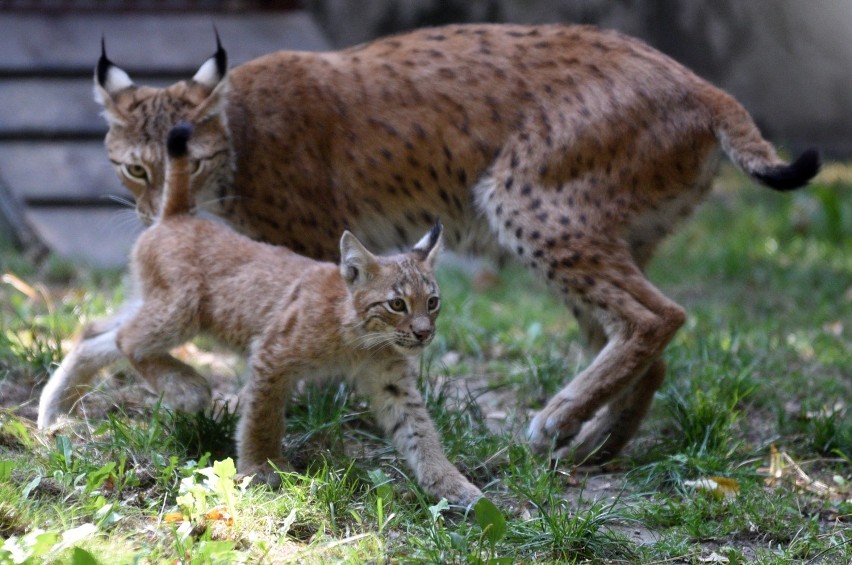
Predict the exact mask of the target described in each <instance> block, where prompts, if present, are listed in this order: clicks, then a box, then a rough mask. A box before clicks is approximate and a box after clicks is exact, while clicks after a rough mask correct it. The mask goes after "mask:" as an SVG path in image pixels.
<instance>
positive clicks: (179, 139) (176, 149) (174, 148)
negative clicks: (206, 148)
mask: <svg viewBox="0 0 852 565" xmlns="http://www.w3.org/2000/svg"><path fill="white" fill-rule="evenodd" d="M191 136H192V124H190V123H187V122H179V123H178V124H177V125H176V126H175V127H173V128H172V129H171V131H169V138H168V139H167V140H166V149H167V150H168V152H169V157H172V158H176V157H184V156H186V154H187V153H189V148H188V147H187V145H188V143H189V138H190V137H191Z"/></svg>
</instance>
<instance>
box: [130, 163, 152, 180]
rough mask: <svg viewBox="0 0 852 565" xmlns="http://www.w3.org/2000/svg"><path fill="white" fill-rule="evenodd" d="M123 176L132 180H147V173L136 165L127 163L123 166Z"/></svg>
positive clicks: (140, 166)
mask: <svg viewBox="0 0 852 565" xmlns="http://www.w3.org/2000/svg"><path fill="white" fill-rule="evenodd" d="M124 174H126V175H127V176H128V177H130V178H131V179H132V180H141V181H147V180H148V171H147V170H146V169H145V167H143V166H142V165H140V164H138V163H128V164H125V165H124Z"/></svg>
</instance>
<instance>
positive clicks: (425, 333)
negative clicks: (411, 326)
mask: <svg viewBox="0 0 852 565" xmlns="http://www.w3.org/2000/svg"><path fill="white" fill-rule="evenodd" d="M413 333H414V337H416V338H417V341H420V342H424V341H426V340H428V339H429V338H430V337H432V330H413Z"/></svg>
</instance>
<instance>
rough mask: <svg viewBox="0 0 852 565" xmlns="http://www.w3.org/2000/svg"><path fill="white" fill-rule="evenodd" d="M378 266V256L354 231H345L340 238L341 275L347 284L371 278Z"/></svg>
mask: <svg viewBox="0 0 852 565" xmlns="http://www.w3.org/2000/svg"><path fill="white" fill-rule="evenodd" d="M377 267H378V261H377V260H376V256H375V255H373V254H372V253H370V252H369V251H368V250H367V248H366V247H364V244H363V243H361V242H360V241H359V240H358V238H357V237H355V236H354V235H353V234H352V232H350V231H349V230H346V231H345V232H343V237H341V238H340V276H342V277H343V280H344V281H346V284H347V285H348V286H349V287H352V286H355V285H358V284H361V283H362V282H365V281H367V280H369V279H370V278H371V277H372V276H373V274H374V272H375V270H376V268H377Z"/></svg>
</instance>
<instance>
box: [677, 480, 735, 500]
mask: <svg viewBox="0 0 852 565" xmlns="http://www.w3.org/2000/svg"><path fill="white" fill-rule="evenodd" d="M683 484H684V486H688V487H692V488H695V489H698V490H703V491H706V492H710V493H712V494H715V495H717V496H719V497H725V498H731V497H734V496H737V495H738V494H739V493H740V483H738V482H737V481H736V479H731V478H729V477H707V478H704V479H698V480H697V481H684V482H683Z"/></svg>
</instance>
